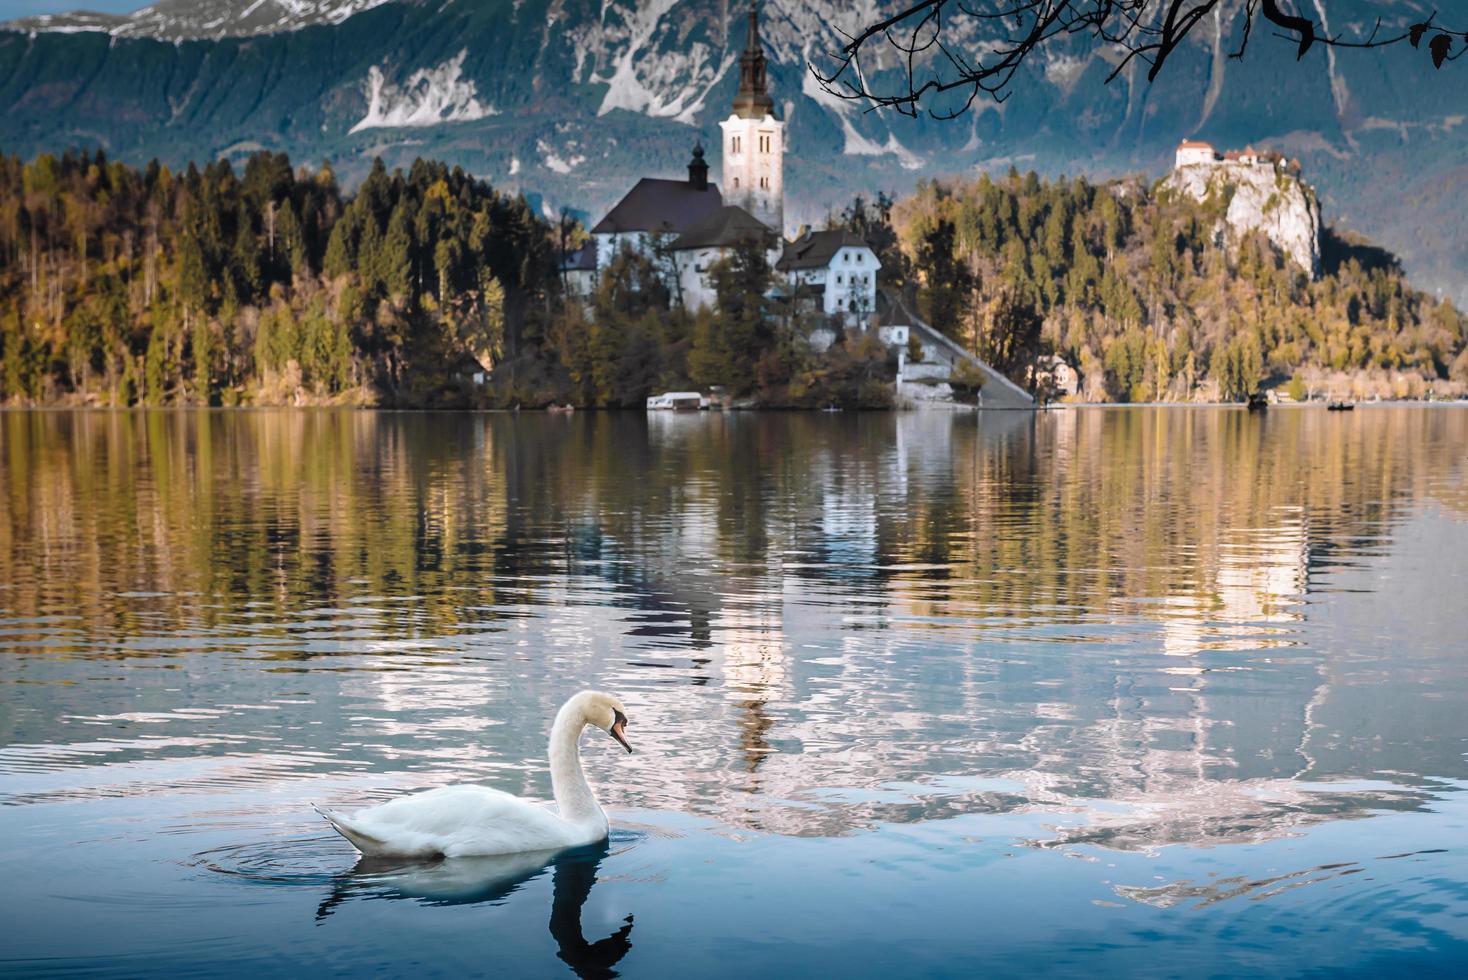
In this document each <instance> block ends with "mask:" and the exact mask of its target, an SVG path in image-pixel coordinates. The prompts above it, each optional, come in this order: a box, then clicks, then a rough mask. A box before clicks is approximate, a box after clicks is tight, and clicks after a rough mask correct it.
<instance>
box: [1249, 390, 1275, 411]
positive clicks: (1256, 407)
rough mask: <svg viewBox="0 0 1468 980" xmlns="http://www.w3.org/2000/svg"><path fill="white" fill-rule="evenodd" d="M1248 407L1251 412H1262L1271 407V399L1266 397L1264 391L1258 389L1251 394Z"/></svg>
mask: <svg viewBox="0 0 1468 980" xmlns="http://www.w3.org/2000/svg"><path fill="white" fill-rule="evenodd" d="M1246 407H1247V408H1248V409H1249V411H1251V412H1262V411H1264V410H1265V409H1267V408H1268V407H1269V399H1268V398H1267V397H1265V395H1264V392H1262V391H1256V392H1254V393H1253V394H1252V395H1250V396H1249V400H1248V402H1247V403H1246Z"/></svg>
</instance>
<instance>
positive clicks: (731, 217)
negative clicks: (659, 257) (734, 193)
mask: <svg viewBox="0 0 1468 980" xmlns="http://www.w3.org/2000/svg"><path fill="white" fill-rule="evenodd" d="M751 238H754V239H768V240H771V241H773V240H774V239H775V232H774V229H772V228H771V227H770V226H769V225H767V224H765V223H764V222H763V221H761V220H759V219H758V218H756V217H755V216H754V215H752V214H750V213H749V212H748V211H746V210H744V209H743V208H741V207H740V206H739V205H737V204H726V205H724V206H723V207H721V208H719V209H718V210H717V211H714V212H712V213H711V214H709V216H708V217H706V218H704V219H703V220H702V221H700V222H699V223H698V224H696V225H694V226H693V227H692V228H690V229H688V230H687V231H685V232H684V233H683V234H681V235H679V236H678V239H677V240H676V241H675V242H673V248H674V250H680V249H688V248H715V247H718V246H724V245H737V244H739V243H740V242H743V241H748V240H749V239H751Z"/></svg>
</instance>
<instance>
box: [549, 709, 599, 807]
mask: <svg viewBox="0 0 1468 980" xmlns="http://www.w3.org/2000/svg"><path fill="white" fill-rule="evenodd" d="M585 727H586V718H585V717H584V716H583V715H582V714H581V712H580V711H578V710H576V709H574V708H572V707H571V705H566V707H564V708H562V709H561V711H560V713H559V714H557V715H556V722H555V724H554V725H552V726H551V735H550V771H551V791H552V792H553V793H554V794H555V797H556V808H557V809H558V810H559V811H560V814H561V818H562V819H564V820H570V821H572V822H573V823H581V822H584V821H588V820H599V821H605V820H606V814H604V813H603V812H602V808H601V806H600V805H599V804H598V803H597V802H596V795H595V794H594V793H592V791H591V786H590V785H589V784H588V783H587V782H586V773H584V772H582V771H581V753H580V752H579V751H578V750H577V748H576V743H577V741H578V740H579V739H580V738H581V729H583V728H585Z"/></svg>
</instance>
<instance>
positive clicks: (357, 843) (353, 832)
mask: <svg viewBox="0 0 1468 980" xmlns="http://www.w3.org/2000/svg"><path fill="white" fill-rule="evenodd" d="M311 809H313V810H315V811H316V812H317V813H319V814H321V816H322V817H324V818H325V820H326V822H327V823H329V824H331V829H332V830H334V831H336V832H337V833H338V834H341V835H342V836H343V837H345V838H346V839H347V840H349V841H351V844H352V846H353V847H355V848H356V849H357V850H359V851H361V852H362V853H363V854H382V853H384V852H385V851H386V850H387V845H386V844H384V843H383V842H382V841H380V840H378V839H377V838H376V837H373V836H372V835H371V834H368V833H364V832H362V831H361V830H358V829H357V828H356V827H353V826H352V825H351V824H350V823H349V822H348V821H347V818H346V817H343V816H342V815H341V814H339V813H336V812H335V811H333V810H325V809H322V808H321V807H319V806H317V805H316V804H315V803H312V804H311Z"/></svg>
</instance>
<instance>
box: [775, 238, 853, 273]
mask: <svg viewBox="0 0 1468 980" xmlns="http://www.w3.org/2000/svg"><path fill="white" fill-rule="evenodd" d="M848 246H850V247H852V248H865V249H870V248H871V246H870V245H868V244H867V243H866V242H865V241H864V240H863V239H862V237H861V236H860V235H857V234H855V233H853V232H849V231H847V230H845V229H844V228H842V229H838V230H836V231H811V232H806V233H805V234H804V235H802V236H801V237H800V238H797V239H796V240H795V241H793V242H791V243H790V244H788V245H786V246H785V254H784V255H781V256H780V261H779V262H777V263H775V268H777V269H779V270H780V271H781V272H789V271H790V270H791V269H824V268H825V267H826V266H828V265H830V264H831V259H833V258H835V256H836V253H837V252H839V251H841V249H843V248H846V247H848Z"/></svg>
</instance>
